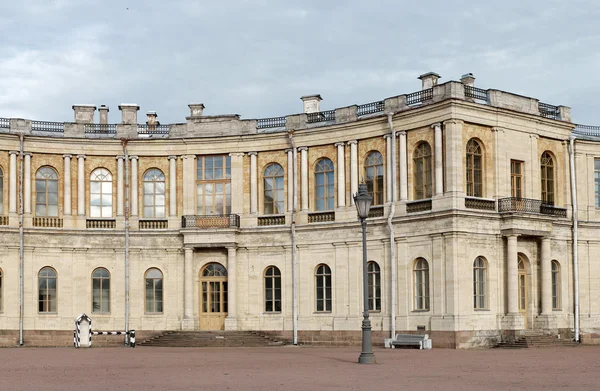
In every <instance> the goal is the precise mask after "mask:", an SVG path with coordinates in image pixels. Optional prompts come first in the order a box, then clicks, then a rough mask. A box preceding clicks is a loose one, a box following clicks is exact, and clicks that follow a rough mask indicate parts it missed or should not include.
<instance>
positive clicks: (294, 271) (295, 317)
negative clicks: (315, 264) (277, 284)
mask: <svg viewBox="0 0 600 391" xmlns="http://www.w3.org/2000/svg"><path fill="white" fill-rule="evenodd" d="M288 136H289V139H290V146H291V147H292V156H293V159H294V163H293V165H294V177H293V178H292V181H290V182H288V183H291V184H292V188H293V192H294V205H293V207H292V222H291V224H290V228H291V232H292V284H293V289H292V291H293V293H292V329H293V334H292V343H293V344H294V345H298V271H297V267H298V266H297V264H296V261H297V254H296V213H297V210H298V186H297V185H296V178H298V153H297V152H296V145H295V144H294V135H293V131H291V130H290V131H289V132H288ZM288 191H290V185H289V184H288Z"/></svg>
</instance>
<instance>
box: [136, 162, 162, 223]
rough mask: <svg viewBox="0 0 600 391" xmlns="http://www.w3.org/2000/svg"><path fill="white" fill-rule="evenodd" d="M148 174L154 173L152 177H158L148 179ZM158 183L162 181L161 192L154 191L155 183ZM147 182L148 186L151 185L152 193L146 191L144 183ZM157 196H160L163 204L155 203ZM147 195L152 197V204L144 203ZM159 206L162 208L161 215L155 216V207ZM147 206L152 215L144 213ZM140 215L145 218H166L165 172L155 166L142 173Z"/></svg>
mask: <svg viewBox="0 0 600 391" xmlns="http://www.w3.org/2000/svg"><path fill="white" fill-rule="evenodd" d="M156 173H159V174H158V175H156ZM150 175H155V177H154V178H158V179H154V178H150V179H149V176H150ZM161 178H162V180H161ZM160 183H162V185H163V186H162V188H163V190H162V193H160V192H157V191H156V185H157V184H160ZM147 184H148V186H151V187H152V193H146V185H147ZM157 196H159V197H160V196H162V198H163V205H157V204H156V197H157ZM147 197H152V205H148V204H146V202H147ZM161 206H162V208H163V215H162V216H157V213H156V208H157V207H161ZM147 208H151V211H152V213H151V214H152V216H148V215H147V214H146V209H147ZM142 215H143V216H144V218H146V219H165V218H167V183H166V180H165V173H164V172H163V171H162V170H161V169H159V168H156V167H153V168H150V169H148V170H146V172H145V173H144V176H143V180H142Z"/></svg>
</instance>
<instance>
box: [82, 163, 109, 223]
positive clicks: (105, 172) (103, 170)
mask: <svg viewBox="0 0 600 391" xmlns="http://www.w3.org/2000/svg"><path fill="white" fill-rule="evenodd" d="M100 175H103V176H104V179H98V178H99V177H100ZM94 177H95V178H94ZM92 178H94V179H92ZM106 178H109V179H106ZM94 183H99V184H100V186H99V189H100V192H94V191H93V190H94V189H93V187H94V185H93V184H94ZM104 183H110V198H107V200H110V205H105V204H104V201H103V199H104V196H107V197H108V196H109V194H108V193H105V192H104V189H103V187H104V186H103V184H104ZM107 187H108V186H107ZM92 195H99V196H100V198H99V202H98V205H92V202H93V200H92ZM113 197H114V183H113V175H112V173H111V172H110V170H109V169H108V168H105V167H97V168H95V169H93V170H92V172H91V173H90V191H89V202H88V206H89V208H90V213H89V216H90V218H92V219H112V218H113V217H114V212H115V211H114V207H113V206H114V200H113ZM109 206H110V216H105V215H104V208H108V207H109ZM92 207H99V208H100V209H99V211H100V216H94V213H93V212H92V211H93V210H94V209H93V208H92Z"/></svg>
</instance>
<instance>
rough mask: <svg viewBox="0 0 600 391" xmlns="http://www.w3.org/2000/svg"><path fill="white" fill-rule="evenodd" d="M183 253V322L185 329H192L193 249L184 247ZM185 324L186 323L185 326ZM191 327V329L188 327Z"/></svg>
mask: <svg viewBox="0 0 600 391" xmlns="http://www.w3.org/2000/svg"><path fill="white" fill-rule="evenodd" d="M183 252H184V265H183V286H184V288H183V289H184V296H183V321H184V325H185V326H187V327H186V328H192V329H193V327H194V325H193V319H194V285H193V284H194V270H193V260H194V249H193V248H190V247H185V248H184V249H183ZM186 323H188V324H187V325H186ZM190 323H191V324H190ZM190 326H191V327H190Z"/></svg>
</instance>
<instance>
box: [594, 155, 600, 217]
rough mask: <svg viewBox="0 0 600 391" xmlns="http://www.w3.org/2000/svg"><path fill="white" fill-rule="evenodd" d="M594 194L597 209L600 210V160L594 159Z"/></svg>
mask: <svg viewBox="0 0 600 391" xmlns="http://www.w3.org/2000/svg"><path fill="white" fill-rule="evenodd" d="M594 194H595V196H596V197H595V198H596V208H600V159H594Z"/></svg>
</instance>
